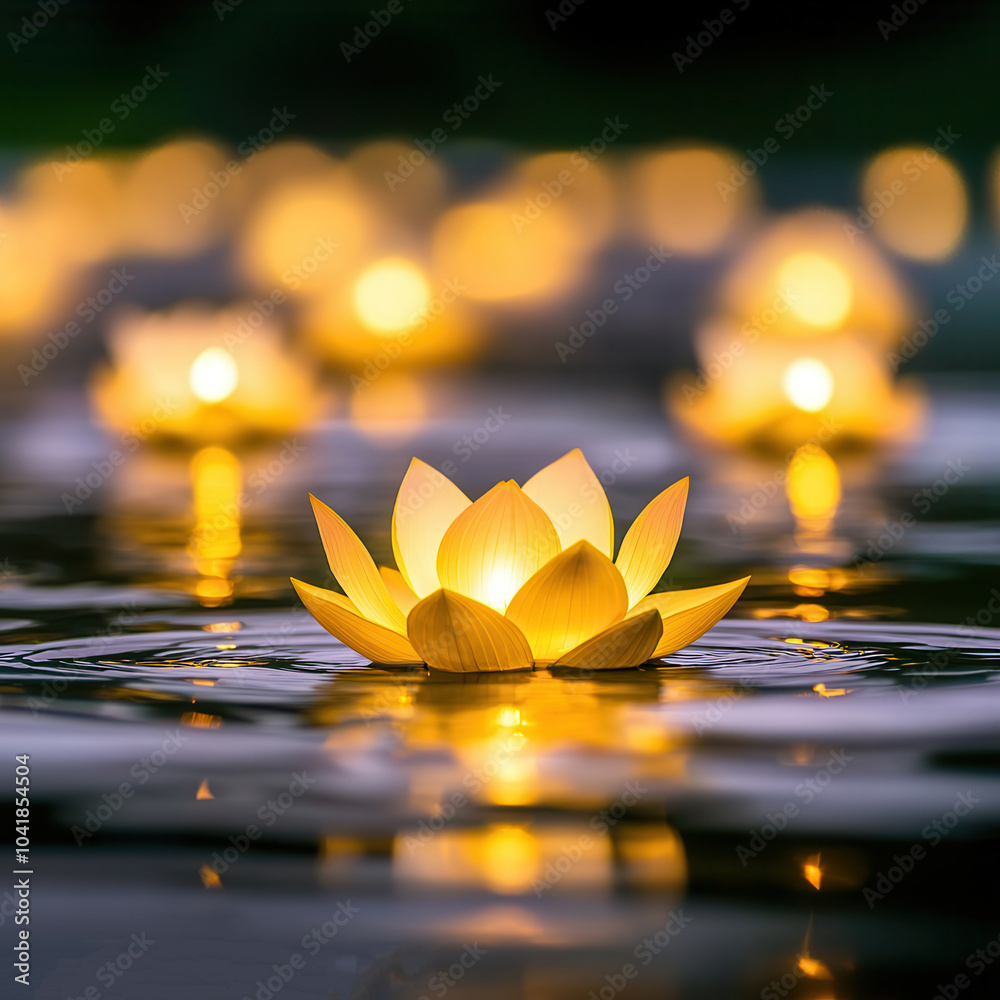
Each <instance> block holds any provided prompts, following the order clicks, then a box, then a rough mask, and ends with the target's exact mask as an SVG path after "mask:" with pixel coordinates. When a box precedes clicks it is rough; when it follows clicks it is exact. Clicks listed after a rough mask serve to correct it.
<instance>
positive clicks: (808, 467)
mask: <svg viewBox="0 0 1000 1000" xmlns="http://www.w3.org/2000/svg"><path fill="white" fill-rule="evenodd" d="M785 493H786V495H787V496H788V505H789V507H791V509H792V514H794V515H795V519H796V520H797V521H799V522H800V526H801V527H806V528H810V529H812V530H816V531H819V530H824V529H825V528H826V527H828V526H829V524H830V522H831V521H832V520H833V517H834V515H835V514H836V513H837V506H838V504H839V503H840V496H841V489H840V471H839V470H838V468H837V463H836V462H834V460H833V459H832V458H830V456H829V455H828V454H827V453H826V452H825V451H824V450H823V449H822V448H819V447H817V446H815V445H803V446H802V447H801V448H799V449H798V450H797V451H796V452H795V454H794V455H793V456H792V460H791V462H790V463H789V465H788V476H787V478H786V479H785Z"/></svg>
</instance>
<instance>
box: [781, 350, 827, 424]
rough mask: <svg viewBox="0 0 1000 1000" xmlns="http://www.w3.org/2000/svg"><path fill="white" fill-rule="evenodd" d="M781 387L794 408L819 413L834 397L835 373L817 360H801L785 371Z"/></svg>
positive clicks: (794, 362)
mask: <svg viewBox="0 0 1000 1000" xmlns="http://www.w3.org/2000/svg"><path fill="white" fill-rule="evenodd" d="M781 387H782V388H783V389H784V390H785V395H786V396H787V397H788V400H789V402H790V403H792V405H793V406H797V407H798V408H799V409H800V410H804V411H805V412H806V413H818V412H819V411H820V410H822V409H823V407H825V406H826V404H827V403H829V402H830V400H831V398H832V397H833V373H832V372H831V371H830V369H829V368H827V366H826V365H825V364H823V362H822V361H820V360H818V359H817V358H799V359H798V360H796V361H793V362H792V363H791V364H790V365H789V366H788V367H787V368H786V369H785V371H784V374H783V375H782V376H781Z"/></svg>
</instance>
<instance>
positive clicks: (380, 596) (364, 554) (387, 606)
mask: <svg viewBox="0 0 1000 1000" xmlns="http://www.w3.org/2000/svg"><path fill="white" fill-rule="evenodd" d="M309 499H310V500H311V501H312V506H313V513H314V514H315V515H316V523H317V524H318V525H319V533H320V537H321V538H322V539H323V548H324V549H325V550H326V558H327V561H328V562H329V563H330V570H331V572H332V573H333V575H334V576H335V577H336V579H337V583H339V584H340V585H341V587H343V588H344V593H345V594H347V596H348V597H349V598H350V599H351V601H352V603H353V604H354V605H355V606H356V607H357V610H358V614H360V615H362V616H363V617H365V618H368V619H369V620H370V621H373V622H377V623H378V624H379V625H384V626H385V627H386V628H391V629H393V630H394V631H396V632H399V633H400V635H406V619H405V617H404V615H403V613H402V612H401V611H400V610H399V608H397V607H396V603H395V601H393V599H392V598H391V597H390V596H389V591H388V590H386V587H385V584H384V583H383V582H382V577H380V576H379V575H378V570H377V569H376V567H375V563H374V562H372V557H371V556H370V555H369V554H368V550H367V549H366V548H365V547H364V545H362V544H361V539H360V538H358V536H357V535H356V534H354V532H353V531H352V530H351V529H350V528H349V527H348V525H347V523H346V522H345V521H344V520H343V518H341V517H340V515H339V514H336V513H334V512H333V511H332V510H330V508H329V507H327V505H326V504H325V503H323V502H322V501H321V500H317V499H316V497H314V496H313V495H312V494H311V493H310V494H309Z"/></svg>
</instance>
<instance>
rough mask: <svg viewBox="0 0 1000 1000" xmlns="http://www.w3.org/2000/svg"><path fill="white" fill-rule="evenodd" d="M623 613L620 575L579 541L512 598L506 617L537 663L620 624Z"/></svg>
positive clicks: (624, 594)
mask: <svg viewBox="0 0 1000 1000" xmlns="http://www.w3.org/2000/svg"><path fill="white" fill-rule="evenodd" d="M627 610H628V593H627V591H626V590H625V581H624V580H622V575H621V573H619V572H618V570H616V569H615V566H614V563H612V562H611V560H610V559H609V558H608V557H607V556H606V555H604V553H603V552H598V550H597V549H596V548H594V546H593V545H591V544H590V542H588V541H585V540H584V541H580V542H577V543H576V544H575V545H572V546H570V548H568V549H567V550H566V551H565V552H560V553H559V555H557V556H556V557H555V558H554V559H551V560H549V562H547V563H546V564H545V565H544V566H543V567H542V568H541V569H540V570H539V571H538V572H537V573H536V574H535V575H534V576H533V577H532V578H531V579H530V580H529V581H528V582H527V583H526V584H525V585H524V586H523V587H522V588H521V589H520V590H519V591H518V592H517V593H516V594H515V595H514V597H513V598H512V599H511V602H510V605H509V606H508V608H507V617H508V618H509V619H510V620H511V621H512V622H513V623H514V624H515V625H517V627H518V628H519V629H520V630H521V631H522V632H523V633H524V636H525V638H526V639H527V640H528V644H529V645H530V646H531V650H532V652H533V653H534V654H535V659H536V660H555V659H557V658H558V657H559V656H560V655H561V654H562V653H564V652H566V650H568V649H572V648H573V647H574V646H578V645H579V644H580V643H581V642H584V641H585V640H587V639H589V638H590V637H591V636H592V635H596V634H597V633H598V632H600V631H601V629H604V628H607V627H608V626H609V625H611V624H613V623H614V622H618V621H621V620H622V618H623V617H624V615H625V612H626V611H627Z"/></svg>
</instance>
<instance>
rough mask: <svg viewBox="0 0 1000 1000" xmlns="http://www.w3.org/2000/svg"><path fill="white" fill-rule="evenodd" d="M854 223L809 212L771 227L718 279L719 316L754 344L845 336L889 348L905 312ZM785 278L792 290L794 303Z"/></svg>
mask: <svg viewBox="0 0 1000 1000" xmlns="http://www.w3.org/2000/svg"><path fill="white" fill-rule="evenodd" d="M854 223H855V220H854V219H853V217H852V216H850V215H847V214H846V213H841V212H833V211H829V210H827V209H815V208H810V209H803V210H802V211H799V212H795V213H793V214H790V215H786V216H784V217H783V218H780V219H778V220H777V221H775V222H774V223H772V224H771V225H770V226H768V227H767V229H766V230H765V231H764V232H763V233H762V234H761V235H760V236H759V237H757V238H756V239H755V240H754V242H753V243H752V245H750V246H749V247H748V248H747V250H745V251H744V252H743V253H742V254H741V255H740V257H739V259H738V260H737V262H736V264H735V266H734V267H733V268H732V270H730V272H729V273H728V274H727V275H726V277H725V278H724V280H723V283H722V287H721V289H720V296H719V303H718V304H719V307H720V312H721V313H722V314H723V315H728V316H729V317H730V318H731V319H733V320H736V321H738V322H740V323H741V324H742V333H743V336H744V337H748V338H750V337H752V338H753V340H755V341H756V340H757V338H760V340H761V341H763V340H764V339H765V338H766V339H772V338H790V339H797V338H801V337H803V336H815V335H817V334H822V335H823V336H825V337H829V336H835V335H838V334H840V333H843V332H847V331H850V332H852V333H854V334H857V335H858V336H861V337H864V338H868V339H872V340H876V341H878V342H881V343H883V344H894V343H895V342H896V340H897V338H898V337H899V336H900V335H901V334H902V333H903V332H904V331H905V329H906V326H907V324H908V323H909V322H910V321H911V317H912V315H913V305H912V303H911V301H910V297H909V295H908V294H907V291H906V289H905V287H904V286H903V284H902V282H901V281H900V279H899V277H898V276H897V274H896V272H895V270H894V269H893V268H892V267H891V266H890V265H889V263H888V262H887V260H886V258H885V256H884V255H883V254H882V253H881V252H880V251H879V250H878V249H876V247H875V246H874V245H873V244H872V242H871V241H870V240H869V239H868V238H867V236H866V235H865V234H864V233H861V234H855V233H853V232H852V227H854ZM788 272H790V274H789V273H788ZM789 278H791V279H792V283H793V284H795V285H799V286H800V287H799V288H798V301H796V299H795V298H793V295H794V294H795V293H796V289H795V288H791V289H790V288H789V287H788V284H787V282H788V279H789Z"/></svg>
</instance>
